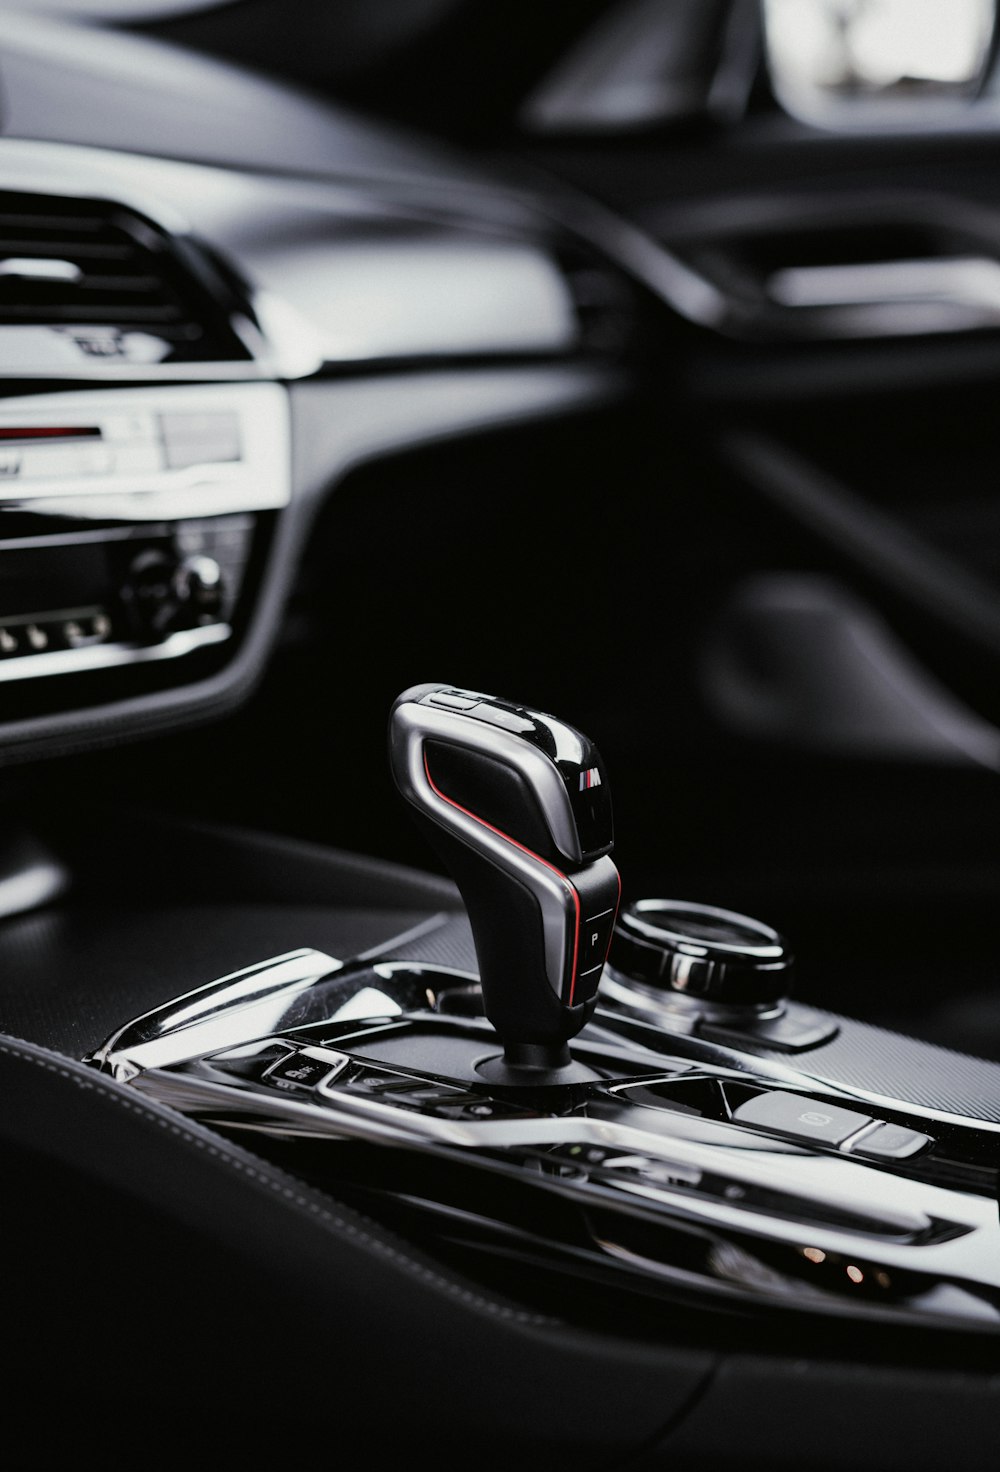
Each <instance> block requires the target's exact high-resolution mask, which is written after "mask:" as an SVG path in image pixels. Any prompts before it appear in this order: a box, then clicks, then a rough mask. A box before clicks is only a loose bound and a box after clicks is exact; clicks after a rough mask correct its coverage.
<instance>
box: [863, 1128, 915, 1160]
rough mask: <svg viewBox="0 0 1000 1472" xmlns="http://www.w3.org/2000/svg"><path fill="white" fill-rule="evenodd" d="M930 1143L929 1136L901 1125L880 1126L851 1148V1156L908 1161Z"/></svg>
mask: <svg viewBox="0 0 1000 1472" xmlns="http://www.w3.org/2000/svg"><path fill="white" fill-rule="evenodd" d="M930 1143H931V1137H930V1135H922V1134H921V1133H920V1131H919V1130H909V1129H907V1128H906V1126H905V1125H901V1124H880V1125H878V1126H877V1127H876V1128H875V1129H873V1130H872V1132H871V1133H870V1134H867V1135H862V1137H861V1139H860V1140H858V1141H857V1142H856V1143H855V1144H854V1145H853V1146H852V1147H851V1154H852V1155H866V1156H867V1157H868V1158H869V1159H870V1160H909V1158H910V1156H911V1155H917V1154H919V1152H920V1151H921V1150H924V1149H926V1148H927V1146H928V1145H929V1144H930Z"/></svg>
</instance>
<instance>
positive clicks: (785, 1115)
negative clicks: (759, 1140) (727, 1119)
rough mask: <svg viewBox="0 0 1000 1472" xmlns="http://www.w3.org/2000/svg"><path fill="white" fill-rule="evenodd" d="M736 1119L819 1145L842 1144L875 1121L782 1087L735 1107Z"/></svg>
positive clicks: (761, 1128)
mask: <svg viewBox="0 0 1000 1472" xmlns="http://www.w3.org/2000/svg"><path fill="white" fill-rule="evenodd" d="M733 1119H734V1120H735V1121H736V1122H737V1123H738V1124H749V1125H753V1126H754V1128H755V1129H759V1130H768V1131H770V1132H773V1133H774V1134H776V1135H785V1136H786V1137H787V1138H790V1139H793V1140H808V1141H810V1142H812V1143H814V1144H819V1145H841V1144H843V1142H844V1141H845V1140H847V1139H849V1138H850V1137H851V1135H856V1134H857V1132H858V1131H859V1130H862V1129H864V1127H865V1125H868V1124H871V1122H872V1121H871V1117H870V1116H869V1115H867V1114H858V1113H857V1112H856V1111H855V1110H853V1109H841V1108H840V1107H839V1105H836V1104H816V1103H814V1102H813V1100H811V1099H804V1098H803V1097H802V1095H801V1094H786V1093H783V1092H782V1091H781V1090H780V1089H775V1090H772V1091H771V1092H769V1093H766V1094H758V1095H757V1096H756V1097H755V1098H753V1099H748V1100H747V1101H746V1103H745V1104H741V1105H739V1107H738V1108H737V1109H734V1110H733Z"/></svg>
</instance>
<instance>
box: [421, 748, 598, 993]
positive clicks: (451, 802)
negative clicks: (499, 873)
mask: <svg viewBox="0 0 1000 1472" xmlns="http://www.w3.org/2000/svg"><path fill="white" fill-rule="evenodd" d="M424 775H425V776H426V778H427V780H428V782H429V783H430V785H431V788H432V789H433V791H434V792H436V793H437V795H438V797H439V798H440V799H441V801H442V802H446V803H447V804H448V806H449V807H451V808H457V809H458V811H459V812H460V813H464V814H465V816H466V817H467V818H471V819H472V821H473V822H474V823H480V824H481V825H482V826H483V827H484V828H488V829H489V830H490V832H491V833H495V834H496V836H497V837H498V838H502V839H503V840H504V841H505V842H506V843H512V844H513V845H514V847H515V848H517V849H520V850H521V852H522V853H523V854H527V855H528V857H529V858H530V859H535V860H537V862H538V863H539V864H544V865H545V867H546V869H551V870H552V872H553V874H558V876H559V878H560V879H561V880H562V882H563V883H564V884H565V885H566V888H567V889H568V890H569V892H570V894H571V895H572V896H573V905H574V908H575V910H576V924H575V926H574V929H573V970H572V973H571V977H570V984H569V1001H568V1002H567V1003H566V1005H567V1006H568V1007H572V1005H573V996H574V994H575V992H576V965H577V959H578V957H579V954H580V896H579V895H578V894H577V892H576V885H575V884H573V882H572V880H571V879H570V878H569V876H568V875H567V874H564V873H563V872H562V870H561V869H557V868H556V866H555V864H550V863H549V861H548V859H543V858H542V856H541V854H536V853H535V851H534V849H531V848H527V847H526V846H525V845H524V844H523V843H518V841H517V839H516V838H511V836H510V834H509V833H504V831H503V829H502V828H495V827H494V826H493V824H492V823H487V821H486V819H485V818H481V817H480V816H479V814H478V813H474V812H472V811H471V810H470V809H469V808H463V806H462V804H461V803H460V802H456V801H455V799H454V798H453V797H448V796H446V794H445V793H443V792H442V791H441V789H440V787H438V785H437V783H436V782H435V781H434V778H433V777H432V776H431V769H430V767H429V766H428V765H427V753H426V751H425V752H424ZM618 894H619V898H620V897H621V877H620V876H619V879H618Z"/></svg>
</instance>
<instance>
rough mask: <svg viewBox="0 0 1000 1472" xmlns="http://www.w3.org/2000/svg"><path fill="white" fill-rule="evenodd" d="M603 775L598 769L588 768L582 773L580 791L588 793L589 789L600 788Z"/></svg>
mask: <svg viewBox="0 0 1000 1472" xmlns="http://www.w3.org/2000/svg"><path fill="white" fill-rule="evenodd" d="M600 785H601V774H600V772H599V771H598V770H597V768H596V767H588V768H587V770H586V771H585V772H581V773H580V791H581V792H586V791H587V789H588V787H600Z"/></svg>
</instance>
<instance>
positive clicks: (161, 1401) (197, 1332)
mask: <svg viewBox="0 0 1000 1472" xmlns="http://www.w3.org/2000/svg"><path fill="white" fill-rule="evenodd" d="M0 1095H2V1097H3V1099H4V1107H3V1109H2V1111H0V1147H2V1148H3V1151H4V1156H5V1158H6V1159H8V1160H9V1162H10V1163H11V1167H12V1171H11V1176H10V1178H9V1181H8V1185H9V1186H11V1187H15V1188H16V1189H13V1190H10V1189H8V1191H7V1192H6V1193H5V1200H6V1205H5V1210H4V1218H5V1256H6V1261H7V1265H8V1272H7V1273H6V1275H5V1294H4V1296H5V1312H6V1314H7V1323H8V1326H9V1331H10V1332H9V1339H8V1349H9V1351H10V1353H9V1354H8V1358H7V1368H6V1369H5V1375H4V1389H5V1395H4V1427H3V1437H4V1447H5V1450H6V1451H7V1452H8V1454H10V1452H11V1450H12V1449H13V1448H17V1449H18V1450H19V1451H22V1452H23V1451H26V1450H27V1448H28V1447H29V1446H32V1445H34V1447H35V1448H36V1450H37V1447H39V1446H44V1447H45V1448H46V1449H52V1448H53V1447H55V1446H58V1447H59V1448H60V1449H65V1448H67V1447H68V1446H69V1445H70V1444H71V1443H73V1442H74V1440H75V1441H76V1442H77V1444H78V1445H79V1443H80V1440H81V1439H84V1440H86V1439H89V1438H93V1437H97V1438H99V1440H100V1444H101V1445H103V1446H105V1447H108V1448H110V1447H119V1448H120V1450H121V1455H122V1457H123V1458H124V1459H125V1460H130V1459H131V1457H132V1456H133V1455H134V1456H135V1458H136V1460H137V1461H141V1463H142V1465H143V1466H149V1465H157V1466H159V1465H169V1464H170V1457H171V1456H173V1457H176V1456H177V1454H178V1453H182V1454H183V1462H177V1461H176V1460H175V1461H174V1462H173V1465H174V1466H177V1465H191V1466H194V1465H198V1464H199V1463H200V1462H201V1461H202V1460H203V1459H204V1458H206V1457H211V1459H212V1460H213V1461H214V1460H220V1459H221V1460H220V1465H233V1463H232V1462H231V1461H228V1460H227V1458H230V1457H231V1456H232V1455H233V1454H234V1453H239V1454H241V1455H248V1454H249V1455H250V1456H251V1458H252V1459H251V1461H249V1462H247V1463H246V1465H248V1466H249V1465H253V1466H260V1465H263V1463H262V1461H261V1460H259V1459H260V1458H261V1457H262V1456H263V1455H264V1453H265V1451H266V1452H267V1454H268V1455H272V1454H277V1455H281V1456H282V1458H283V1459H284V1458H285V1457H288V1458H290V1459H291V1460H293V1461H294V1460H296V1458H297V1456H298V1455H299V1454H300V1453H302V1452H303V1451H305V1450H307V1449H308V1448H312V1449H313V1450H314V1451H315V1450H317V1449H320V1448H322V1447H324V1446H325V1445H327V1444H328V1445H329V1448H330V1458H329V1459H330V1460H331V1461H334V1462H336V1464H337V1465H343V1464H344V1461H343V1459H344V1457H345V1455H346V1454H347V1453H350V1454H351V1456H352V1457H357V1456H361V1457H362V1461H363V1462H366V1463H367V1464H368V1465H370V1466H378V1467H385V1466H394V1465H397V1461H399V1459H402V1460H401V1461H399V1465H406V1464H407V1463H408V1461H409V1459H410V1458H412V1457H415V1456H416V1455H417V1452H418V1450H419V1452H420V1453H421V1454H422V1457H423V1458H426V1456H427V1455H428V1454H430V1455H432V1456H434V1457H437V1458H441V1457H444V1456H446V1455H447V1457H448V1460H449V1464H450V1463H451V1462H452V1461H453V1460H457V1461H458V1462H460V1463H461V1464H462V1465H465V1466H470V1467H474V1468H476V1469H477V1472H492V1469H496V1472H499V1469H501V1468H509V1467H514V1466H518V1467H521V1468H524V1469H534V1468H538V1469H541V1468H543V1467H544V1468H546V1469H547V1472H552V1469H554V1468H558V1467H570V1466H572V1467H574V1468H578V1469H580V1472H588V1469H595V1472H596V1469H598V1468H603V1467H608V1466H610V1465H620V1459H621V1458H622V1457H623V1456H626V1455H627V1454H628V1453H629V1452H630V1450H631V1449H634V1448H636V1447H638V1446H641V1445H643V1444H648V1443H649V1442H650V1441H651V1440H653V1439H654V1438H655V1437H657V1436H658V1435H659V1434H660V1432H661V1431H662V1430H664V1429H665V1428H666V1427H667V1426H669V1425H670V1423H671V1422H672V1420H673V1419H674V1418H675V1417H676V1416H677V1415H678V1414H679V1413H680V1412H681V1411H682V1410H683V1409H684V1408H686V1406H687V1404H688V1403H689V1401H690V1400H691V1398H692V1396H693V1394H694V1393H695V1392H696V1390H697V1388H698V1387H699V1385H700V1384H701V1382H702V1381H703V1379H704V1377H705V1376H706V1374H707V1372H708V1371H709V1369H710V1366H711V1363H712V1357H711V1356H710V1355H709V1354H707V1353H705V1352H702V1351H690V1352H689V1351H686V1350H685V1351H681V1350H671V1349H663V1348H653V1347H647V1348H645V1349H642V1348H640V1347H637V1346H634V1345H630V1344H629V1343H628V1342H627V1341H625V1340H622V1341H621V1342H618V1341H617V1340H615V1339H613V1338H609V1337H608V1336H606V1335H605V1336H595V1335H591V1334H588V1333H585V1332H582V1331H580V1330H579V1329H575V1328H570V1327H569V1326H567V1325H565V1324H561V1323H559V1322H557V1321H556V1320H554V1319H552V1318H549V1317H547V1316H545V1315H542V1314H538V1313H536V1312H533V1311H532V1310H531V1309H524V1308H522V1307H521V1306H520V1305H519V1304H517V1303H516V1302H512V1301H509V1300H505V1299H503V1298H502V1297H499V1296H497V1295H495V1294H493V1293H490V1292H487V1291H483V1290H481V1289H480V1288H479V1287H477V1286H476V1285H475V1284H473V1283H472V1282H470V1281H468V1280H466V1279H463V1278H462V1277H461V1276H460V1275H458V1274H456V1273H454V1272H451V1271H450V1270H448V1269H446V1268H443V1267H441V1266H440V1265H439V1264H437V1263H436V1262H435V1261H433V1260H432V1259H431V1258H428V1257H426V1256H425V1255H423V1254H422V1253H420V1252H419V1251H417V1250H415V1249H413V1248H411V1247H410V1246H409V1245H408V1244H407V1243H406V1242H405V1241H403V1240H402V1239H401V1238H398V1237H396V1236H395V1235H394V1234H392V1233H390V1232H388V1231H387V1230H386V1229H384V1228H382V1227H380V1226H377V1225H375V1224H373V1223H371V1222H369V1221H367V1220H366V1219H365V1218H364V1217H363V1216H361V1215H359V1214H358V1213H356V1212H354V1211H352V1210H350V1209H348V1208H345V1207H342V1206H341V1205H340V1204H339V1203H337V1202H335V1201H334V1200H332V1199H331V1198H330V1197H328V1196H325V1195H322V1194H320V1193H318V1192H316V1191H313V1190H311V1189H310V1188H309V1187H307V1186H304V1185H303V1184H302V1183H301V1182H299V1181H298V1180H295V1179H294V1178H292V1177H290V1176H287V1175H285V1174H284V1173H283V1172H281V1171H279V1170H278V1169H276V1168H275V1167H274V1166H272V1165H270V1164H268V1163H267V1162H265V1161H263V1160H261V1159H258V1158H257V1157H256V1156H254V1155H253V1154H251V1153H250V1152H248V1151H246V1150H244V1149H242V1148H240V1147H237V1146H234V1145H232V1144H230V1143H228V1142H227V1141H225V1140H223V1139H222V1138H221V1137H219V1136H217V1135H215V1134H213V1133H212V1132H211V1131H209V1130H207V1129H204V1128H202V1127H201V1126H199V1125H197V1124H193V1123H191V1122H190V1121H188V1120H185V1119H183V1118H181V1117H180V1116H178V1115H176V1114H174V1113H173V1112H172V1111H171V1110H168V1109H164V1108H162V1107H161V1106H159V1105H157V1104H155V1103H151V1102H150V1101H149V1100H147V1099H144V1098H142V1097H141V1096H138V1095H136V1094H134V1093H132V1092H131V1091H130V1090H128V1089H127V1088H125V1087H124V1086H122V1085H119V1084H116V1083H115V1082H114V1081H112V1080H110V1079H106V1078H103V1077H102V1076H100V1075H98V1074H96V1073H95V1072H94V1071H93V1070H91V1069H89V1068H86V1067H84V1066H82V1065H80V1064H76V1063H72V1062H70V1061H68V1060H65V1059H62V1058H60V1057H59V1056H58V1055H56V1054H52V1053H49V1052H47V1051H46V1050H43V1049H39V1048H35V1047H33V1046H31V1045H28V1044H22V1043H17V1042H13V1041H11V1040H7V1039H0ZM15 1265H16V1271H14V1270H13V1269H14V1267H15ZM195 1426H197V1427H198V1428H199V1429H200V1431H201V1434H203V1435H205V1434H207V1435H208V1436H209V1437H210V1440H209V1441H208V1442H207V1443H204V1444H201V1445H199V1444H198V1443H195V1442H190V1441H189V1440H187V1437H188V1436H189V1435H190V1434H191V1431H192V1429H193V1428H194V1427H195ZM88 1428H89V1430H88ZM137 1434H138V1436H139V1440H138V1441H136V1440H134V1437H135V1436H136V1435H137ZM122 1438H127V1440H125V1441H123V1440H122ZM324 1460H326V1457H325V1456H324Z"/></svg>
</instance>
